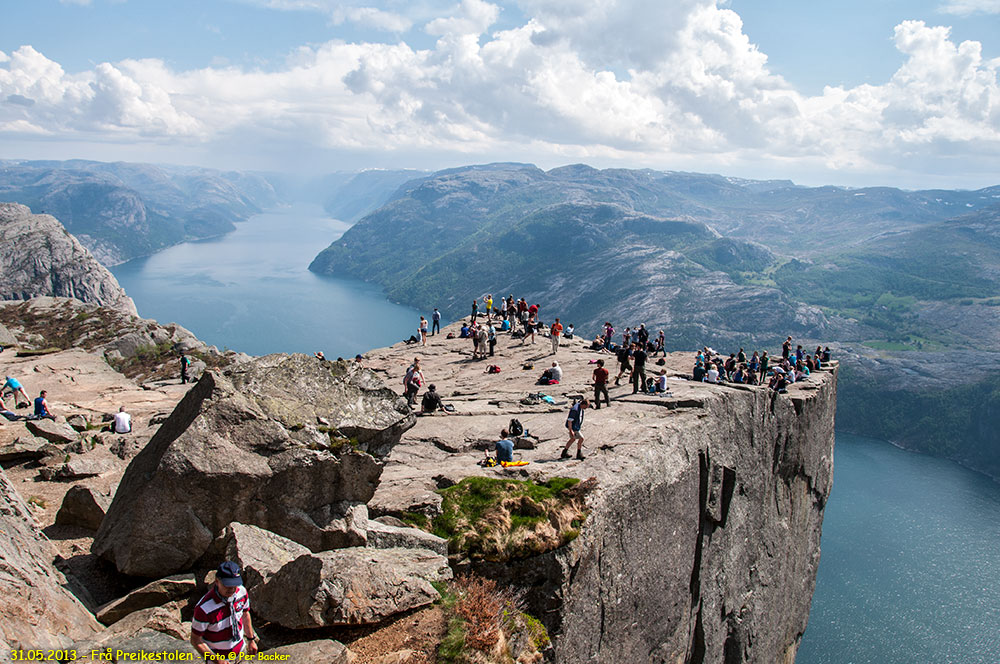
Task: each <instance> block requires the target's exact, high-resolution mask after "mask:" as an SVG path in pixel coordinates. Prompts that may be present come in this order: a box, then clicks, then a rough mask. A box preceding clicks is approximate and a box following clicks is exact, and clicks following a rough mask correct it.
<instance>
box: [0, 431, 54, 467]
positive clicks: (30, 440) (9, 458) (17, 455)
mask: <svg viewBox="0 0 1000 664" xmlns="http://www.w3.org/2000/svg"><path fill="white" fill-rule="evenodd" d="M48 444H49V441H47V440H45V439H44V438H35V437H34V436H20V437H18V438H16V439H15V440H14V441H13V442H11V443H7V444H6V445H3V446H0V463H10V462H19V461H30V460H35V459H41V458H42V457H43V456H45V454H46V452H47V451H46V450H45V446H46V445H48Z"/></svg>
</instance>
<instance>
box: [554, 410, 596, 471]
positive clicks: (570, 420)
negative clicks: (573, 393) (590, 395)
mask: <svg viewBox="0 0 1000 664" xmlns="http://www.w3.org/2000/svg"><path fill="white" fill-rule="evenodd" d="M589 407H590V403H589V402H588V401H587V400H586V399H581V400H580V401H577V402H576V403H574V404H573V405H572V406H570V409H569V414H568V415H567V416H566V430H567V431H568V432H569V440H568V441H566V445H565V447H563V451H562V454H560V455H559V458H560V459H568V458H569V456H570V455H569V448H570V447H571V446H572V445H573V441H576V458H577V459H579V460H580V461H583V460H584V459H585V458H586V457H584V456H583V436H581V435H580V429H581V428H583V411H585V410H587V408H589Z"/></svg>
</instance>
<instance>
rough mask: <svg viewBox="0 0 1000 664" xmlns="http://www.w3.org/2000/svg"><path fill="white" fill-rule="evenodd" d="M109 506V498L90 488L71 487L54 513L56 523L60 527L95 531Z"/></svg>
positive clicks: (81, 486) (79, 485)
mask: <svg viewBox="0 0 1000 664" xmlns="http://www.w3.org/2000/svg"><path fill="white" fill-rule="evenodd" d="M109 505H111V497H110V496H105V495H104V494H103V493H100V492H99V491H96V490H94V489H92V488H90V487H87V486H83V485H81V484H76V485H74V486H71V487H70V489H69V491H67V492H66V496H65V497H64V498H63V501H62V505H61V506H60V507H59V511H58V512H57V513H56V523H58V524H59V525H62V526H80V527H82V528H88V529H90V530H97V529H98V528H100V527H101V522H102V521H104V515H105V513H107V511H108V506H109Z"/></svg>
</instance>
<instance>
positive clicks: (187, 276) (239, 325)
mask: <svg viewBox="0 0 1000 664" xmlns="http://www.w3.org/2000/svg"><path fill="white" fill-rule="evenodd" d="M347 227H348V225H347V224H344V223H342V222H339V221H336V220H332V219H329V218H326V217H325V216H324V214H323V211H322V210H321V209H320V208H319V207H318V206H308V205H297V206H293V207H289V208H284V209H280V210H274V211H270V212H267V213H265V214H261V215H257V216H255V217H253V218H251V219H250V220H248V221H246V222H244V223H241V224H239V225H238V226H237V229H236V230H235V231H233V232H232V233H229V234H227V235H225V236H224V237H220V238H216V239H211V240H204V241H200V242H190V243H185V244H182V245H178V246H176V247H172V248H170V249H167V250H165V251H163V252H160V253H158V254H156V255H154V256H150V257H148V258H143V259H139V260H135V261H132V262H130V263H127V264H125V265H121V266H118V267H116V268H114V269H113V272H114V273H115V276H116V277H117V278H118V280H119V281H120V282H121V284H122V286H124V288H125V290H126V292H128V293H129V295H131V296H132V298H133V299H134V300H135V302H136V306H137V307H138V309H139V312H140V313H141V314H142V315H143V316H147V317H151V318H156V319H157V320H159V321H161V322H166V321H175V322H178V323H180V324H181V325H183V326H185V327H187V328H188V329H190V330H191V331H193V332H194V333H195V334H197V335H198V337H199V338H201V339H203V340H204V341H207V342H208V343H211V344H215V345H217V346H219V347H220V348H222V347H228V348H233V349H236V350H241V351H245V352H248V353H251V354H255V355H256V354H265V353H272V352H310V353H311V352H313V351H316V350H323V351H324V353H326V355H327V356H328V357H331V358H333V357H336V356H338V355H341V356H344V357H348V356H351V355H354V353H357V352H364V351H366V350H368V349H370V348H374V347H378V346H385V345H388V344H391V343H394V342H396V341H399V340H400V339H402V338H404V337H408V336H409V335H410V334H412V333H413V331H414V330H415V329H416V327H417V322H418V321H419V314H418V313H417V312H415V311H413V310H412V309H409V308H406V307H402V306H399V305H395V304H392V303H391V302H389V301H387V300H386V298H385V296H384V294H383V293H382V292H381V290H379V289H378V288H376V287H373V286H370V285H367V284H364V283H361V282H353V281H346V280H342V279H332V278H327V277H321V276H318V275H315V274H312V273H311V272H309V271H308V270H307V269H306V267H307V266H308V264H309V262H310V261H311V260H312V258H313V256H315V255H316V253H317V252H319V251H320V250H321V249H322V248H324V247H326V246H327V245H328V244H329V243H330V242H331V241H333V240H334V239H335V238H336V237H338V236H339V235H340V234H341V233H343V231H344V230H346V229H347ZM425 315H426V314H425ZM998 526H1000V485H998V484H996V483H994V482H992V481H991V480H989V479H987V478H986V477H983V476H981V475H978V474H976V473H973V472H971V471H969V470H966V469H964V468H961V467H960V466H957V465H956V464H954V463H951V462H949V461H944V460H941V459H935V458H933V457H929V456H923V455H917V454H912V453H909V452H904V451H902V450H899V449H897V448H895V447H892V446H891V445H889V444H888V443H884V442H882V441H875V440H870V439H864V438H859V437H856V436H851V435H848V434H838V435H837V447H836V460H835V464H834V486H833V492H832V494H831V496H830V500H829V502H828V504H827V507H826V514H825V520H824V525H823V540H822V551H823V552H822V559H821V561H820V567H819V576H818V580H817V584H816V593H815V595H814V597H813V603H812V613H811V615H810V619H809V628H808V629H807V631H806V634H805V637H804V638H803V642H802V646H801V648H800V650H799V655H798V659H797V662H799V664H895V663H899V664H904V663H906V664H911V663H921V664H931V663H935V664H936V663H944V662H955V663H962V664H975V663H978V662H983V663H985V662H997V661H1000V656H998V654H997V653H1000V630H998V629H997V624H998V622H1000V618H998V616H1000V574H995V570H1000V528H998Z"/></svg>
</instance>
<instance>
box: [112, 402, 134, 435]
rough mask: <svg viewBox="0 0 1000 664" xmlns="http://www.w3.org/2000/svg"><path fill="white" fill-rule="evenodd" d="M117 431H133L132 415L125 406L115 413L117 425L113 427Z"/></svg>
mask: <svg viewBox="0 0 1000 664" xmlns="http://www.w3.org/2000/svg"><path fill="white" fill-rule="evenodd" d="M113 429H114V432H115V433H131V432H132V416H131V415H129V414H128V413H126V412H125V406H122V407H121V408H119V409H118V412H117V413H115V425H114V427H113Z"/></svg>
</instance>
